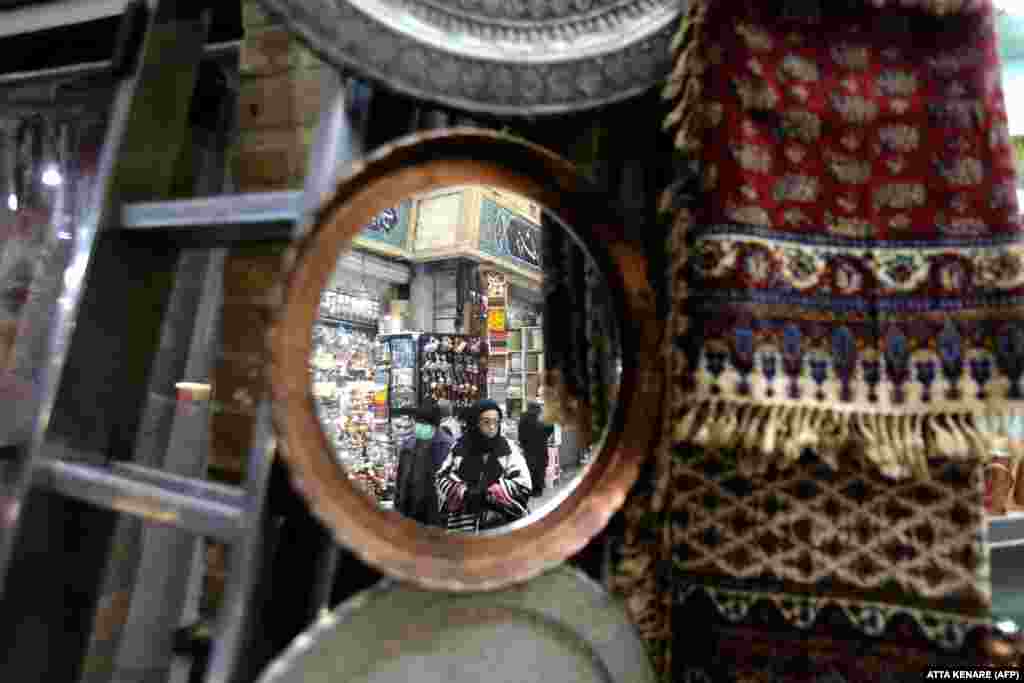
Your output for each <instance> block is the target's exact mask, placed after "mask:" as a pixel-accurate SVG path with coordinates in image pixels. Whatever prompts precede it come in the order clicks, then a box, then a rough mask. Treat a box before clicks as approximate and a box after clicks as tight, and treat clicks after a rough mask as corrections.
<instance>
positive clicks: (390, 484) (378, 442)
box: [341, 434, 398, 503]
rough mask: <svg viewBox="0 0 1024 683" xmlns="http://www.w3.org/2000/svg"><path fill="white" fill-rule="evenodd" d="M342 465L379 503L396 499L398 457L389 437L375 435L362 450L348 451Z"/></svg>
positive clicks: (362, 489)
mask: <svg viewBox="0 0 1024 683" xmlns="http://www.w3.org/2000/svg"><path fill="white" fill-rule="evenodd" d="M341 465H342V466H343V467H344V468H345V471H346V472H347V473H348V478H349V481H351V482H352V483H353V484H355V486H356V487H357V488H358V489H359V490H361V491H363V492H364V493H366V494H367V495H368V496H370V497H371V498H373V499H374V500H375V501H377V502H378V503H384V502H386V501H391V500H393V499H394V496H395V479H396V478H397V470H398V458H397V454H396V451H395V447H394V442H393V441H392V440H391V439H390V438H388V436H387V435H385V434H378V435H375V436H374V438H372V439H369V440H367V441H366V442H365V445H364V447H363V448H362V449H361V450H356V451H352V450H349V451H345V452H344V454H343V455H342V457H341Z"/></svg>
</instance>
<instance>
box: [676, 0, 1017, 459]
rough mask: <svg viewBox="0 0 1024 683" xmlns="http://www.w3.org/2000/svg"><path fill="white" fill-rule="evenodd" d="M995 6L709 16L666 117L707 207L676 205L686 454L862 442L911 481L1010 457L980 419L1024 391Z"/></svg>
mask: <svg viewBox="0 0 1024 683" xmlns="http://www.w3.org/2000/svg"><path fill="white" fill-rule="evenodd" d="M924 9H931V10H933V11H934V12H936V14H937V13H939V12H940V11H941V8H939V7H938V6H932V5H928V6H927V7H925V8H924ZM961 9H964V8H961ZM972 10H976V11H971V12H969V13H962V14H957V15H955V16H953V17H950V16H936V14H932V13H930V12H928V11H924V10H923V9H922V8H921V7H916V8H903V7H892V8H888V7H887V8H885V9H876V8H872V7H870V6H869V5H868V3H864V2H860V1H855V0H843V1H840V2H830V3H823V2H818V1H816V0H784V1H782V2H773V3H764V2H757V1H754V0H740V1H738V2H713V1H711V0H696V1H695V2H693V3H692V4H691V8H690V12H689V14H688V16H687V18H686V20H685V21H684V23H683V28H682V30H681V31H680V35H679V40H678V42H677V47H678V49H679V57H678V60H677V69H676V71H675V73H674V74H673V76H672V78H671V80H670V83H669V84H668V86H667V87H666V96H667V97H668V98H669V99H670V100H671V101H672V104H673V110H672V113H671V114H670V116H669V117H668V119H667V121H666V125H667V126H668V127H669V128H672V129H675V130H677V137H676V143H677V146H678V147H679V149H680V150H682V151H683V152H685V153H687V154H691V155H693V156H694V158H695V159H697V160H698V161H699V164H700V169H701V181H700V182H701V189H702V191H703V194H702V196H701V198H700V201H699V202H698V203H697V204H696V205H690V206H685V207H679V206H675V205H674V202H673V198H672V194H673V192H674V191H675V190H676V189H677V188H670V190H669V191H668V192H667V193H666V198H665V200H664V206H665V207H666V208H667V209H669V210H671V212H672V215H673V220H674V223H673V227H672V231H671V239H670V241H669V245H668V246H669V250H670V255H671V262H672V265H671V272H670V280H671V282H670V288H671V292H672V299H673V305H672V312H671V318H670V321H669V327H670V331H671V334H670V335H669V341H668V348H667V354H668V355H669V359H668V364H669V371H670V374H671V389H670V396H669V401H670V409H671V411H672V418H671V433H670V437H669V438H671V439H673V440H674V441H676V442H688V443H694V444H698V445H703V446H711V447H717V448H728V449H733V448H739V449H741V451H742V452H744V453H746V454H748V455H751V457H752V463H751V466H752V467H760V468H764V467H767V466H769V465H770V464H773V463H775V464H778V463H781V464H792V463H793V462H795V461H796V460H797V459H798V458H799V457H800V456H801V454H802V453H803V452H804V450H805V449H807V448H811V449H813V450H815V451H816V452H818V453H819V455H820V456H821V457H822V458H824V459H825V460H826V461H828V462H830V463H831V464H833V465H835V464H836V462H837V458H838V455H839V453H840V452H843V451H844V450H845V449H846V448H847V447H848V446H850V445H856V446H858V447H859V450H860V453H861V455H863V456H865V457H867V458H869V459H871V460H873V461H874V462H875V463H876V464H877V465H878V466H880V467H881V468H882V469H883V470H884V471H885V472H887V473H888V474H890V475H892V476H907V475H910V474H917V475H923V474H924V473H925V472H926V471H927V469H928V467H927V462H926V461H927V458H928V457H930V456H934V455H944V456H951V457H964V456H968V455H969V456H972V457H975V458H978V459H984V458H987V457H988V456H989V454H990V449H991V442H992V435H991V434H990V433H988V432H986V431H984V430H982V429H979V427H978V425H977V424H976V416H980V415H989V414H1004V413H1010V412H1013V411H1015V410H1017V409H1019V407H1020V405H1021V404H1020V401H1021V399H1022V398H1024V392H1022V387H1021V380H1022V378H1024V324H1022V313H1024V241H1022V228H1021V222H1020V218H1019V212H1018V206H1017V199H1016V173H1015V170H1014V161H1013V152H1012V149H1011V145H1010V140H1009V135H1008V130H1007V125H1006V113H1005V110H1004V105H1003V95H1002V90H1001V83H1000V77H999V62H998V57H997V54H996V44H995V33H994V26H993V19H992V8H991V6H990V4H989V3H988V2H983V3H980V4H977V5H972ZM758 455H760V456H767V457H760V458H758V457H756V456H758Z"/></svg>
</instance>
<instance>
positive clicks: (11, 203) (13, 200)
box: [7, 192, 18, 211]
mask: <svg viewBox="0 0 1024 683" xmlns="http://www.w3.org/2000/svg"><path fill="white" fill-rule="evenodd" d="M7 208H8V209H10V210H11V211H17V210H18V195H16V194H14V193H13V192H12V193H10V194H9V195H7Z"/></svg>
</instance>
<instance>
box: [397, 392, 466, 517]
mask: <svg viewBox="0 0 1024 683" xmlns="http://www.w3.org/2000/svg"><path fill="white" fill-rule="evenodd" d="M413 417H414V419H415V420H416V423H415V427H414V428H413V433H412V434H410V435H409V436H408V437H406V439H405V440H404V441H403V442H402V443H401V444H400V446H399V451H398V472H397V474H396V477H395V510H397V511H398V512H400V513H402V514H403V515H405V516H406V517H409V518H410V519H414V520H416V521H417V522H419V523H421V524H427V525H431V526H438V525H440V524H441V523H442V521H443V520H442V519H441V517H440V515H439V511H438V505H437V496H436V495H435V493H434V479H435V477H436V475H437V472H438V469H439V468H440V467H441V464H442V463H443V462H444V459H445V458H446V457H447V456H448V453H449V452H450V451H451V450H452V445H453V444H454V439H452V437H451V436H450V435H449V434H448V433H447V432H446V431H445V430H443V429H441V428H440V425H441V409H440V407H439V406H438V405H437V404H436V403H433V402H427V403H424V404H423V405H421V406H420V407H419V408H417V410H416V411H415V413H414V414H413Z"/></svg>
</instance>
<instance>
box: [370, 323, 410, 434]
mask: <svg viewBox="0 0 1024 683" xmlns="http://www.w3.org/2000/svg"><path fill="white" fill-rule="evenodd" d="M375 356H376V359H377V379H378V381H380V380H382V379H383V380H385V382H386V385H387V391H388V394H387V400H388V407H389V409H390V411H391V414H392V415H393V414H394V413H395V412H397V411H401V410H408V409H410V408H415V407H416V360H417V358H416V335H415V334H401V335H395V336H384V337H380V338H378V341H377V344H376V346H375Z"/></svg>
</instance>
